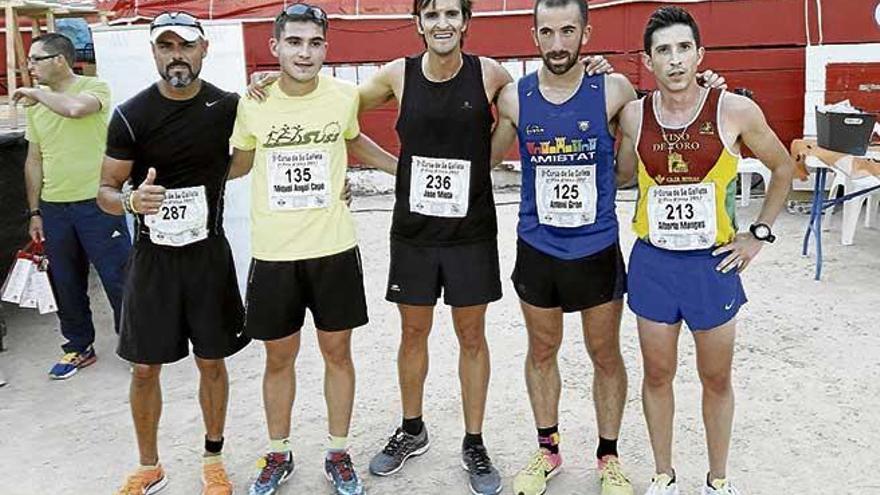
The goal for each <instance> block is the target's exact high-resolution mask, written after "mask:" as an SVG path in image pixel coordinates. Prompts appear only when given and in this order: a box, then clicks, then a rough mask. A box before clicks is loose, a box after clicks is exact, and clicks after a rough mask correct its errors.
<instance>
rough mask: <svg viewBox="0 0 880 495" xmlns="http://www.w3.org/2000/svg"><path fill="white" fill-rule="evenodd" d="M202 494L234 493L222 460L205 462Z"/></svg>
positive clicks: (219, 494)
mask: <svg viewBox="0 0 880 495" xmlns="http://www.w3.org/2000/svg"><path fill="white" fill-rule="evenodd" d="M202 484H203V485H204V488H203V489H202V495H232V482H230V481H229V477H228V476H226V469H225V468H224V467H223V463H222V462H215V463H214V464H205V465H204V467H202Z"/></svg>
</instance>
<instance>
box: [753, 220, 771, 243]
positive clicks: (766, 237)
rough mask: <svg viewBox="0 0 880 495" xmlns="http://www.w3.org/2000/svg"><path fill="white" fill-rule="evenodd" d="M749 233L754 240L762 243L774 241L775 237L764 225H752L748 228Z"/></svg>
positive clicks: (768, 227)
mask: <svg viewBox="0 0 880 495" xmlns="http://www.w3.org/2000/svg"><path fill="white" fill-rule="evenodd" d="M749 232H751V233H752V235H753V236H755V239H757V240H759V241H764V242H770V243H772V242H773V241H775V240H776V236H775V235H773V232H772V231H771V230H770V226H769V225H767V224H766V223H753V224H752V225H751V226H750V227H749Z"/></svg>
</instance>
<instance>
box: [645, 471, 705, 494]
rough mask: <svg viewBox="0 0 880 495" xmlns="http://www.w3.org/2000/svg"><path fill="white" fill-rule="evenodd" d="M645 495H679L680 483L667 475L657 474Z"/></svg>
mask: <svg viewBox="0 0 880 495" xmlns="http://www.w3.org/2000/svg"><path fill="white" fill-rule="evenodd" d="M645 495H678V483H676V482H675V478H672V477H671V476H669V475H668V474H666V473H660V474H655V475H654V478H652V479H651V486H649V487H648V491H646V492H645ZM704 495H705V494H704Z"/></svg>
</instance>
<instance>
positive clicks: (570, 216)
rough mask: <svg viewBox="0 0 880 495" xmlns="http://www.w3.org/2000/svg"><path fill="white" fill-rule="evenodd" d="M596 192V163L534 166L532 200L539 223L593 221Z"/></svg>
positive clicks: (565, 224)
mask: <svg viewBox="0 0 880 495" xmlns="http://www.w3.org/2000/svg"><path fill="white" fill-rule="evenodd" d="M598 194H599V193H598V190H597V189H596V166H595V165H578V166H543V165H542V166H539V167H535V203H536V204H537V207H538V222H539V223H540V224H542V225H550V226H553V227H582V226H584V225H591V224H593V223H595V222H596V201H597V198H598Z"/></svg>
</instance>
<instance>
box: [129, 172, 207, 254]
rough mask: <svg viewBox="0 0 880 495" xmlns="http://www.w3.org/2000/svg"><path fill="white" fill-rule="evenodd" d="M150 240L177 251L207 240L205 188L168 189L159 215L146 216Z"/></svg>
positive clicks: (145, 220)
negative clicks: (175, 248) (177, 248)
mask: <svg viewBox="0 0 880 495" xmlns="http://www.w3.org/2000/svg"><path fill="white" fill-rule="evenodd" d="M144 222H145V223H146V224H147V227H149V228H150V240H151V241H153V243H154V244H159V245H162V246H173V247H180V246H186V245H187V244H192V243H194V242H198V241H201V240H204V239H206V238H207V237H208V199H207V196H206V193H205V186H195V187H185V188H180V189H168V190H167V191H165V200H164V201H163V202H162V207H161V208H160V209H159V213H156V214H154V215H146V216H145V217H144Z"/></svg>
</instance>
